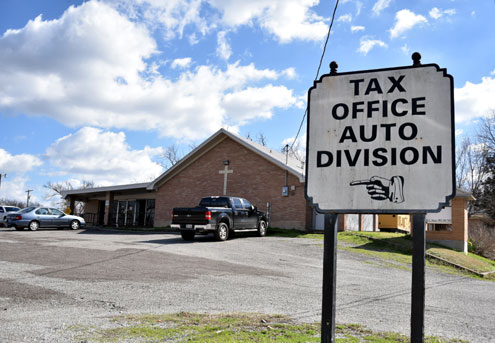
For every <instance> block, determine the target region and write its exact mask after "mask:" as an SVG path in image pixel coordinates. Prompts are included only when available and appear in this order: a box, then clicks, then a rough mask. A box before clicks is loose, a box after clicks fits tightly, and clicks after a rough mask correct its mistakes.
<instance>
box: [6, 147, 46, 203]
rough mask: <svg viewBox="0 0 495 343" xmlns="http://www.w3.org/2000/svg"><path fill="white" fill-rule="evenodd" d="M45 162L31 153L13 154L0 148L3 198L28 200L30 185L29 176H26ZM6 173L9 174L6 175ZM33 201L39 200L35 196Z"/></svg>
mask: <svg viewBox="0 0 495 343" xmlns="http://www.w3.org/2000/svg"><path fill="white" fill-rule="evenodd" d="M42 164H43V162H42V161H41V159H39V158H38V157H37V156H34V155H29V154H19V155H12V154H10V153H9V152H8V151H6V150H4V149H2V148H0V172H1V173H2V180H1V181H2V183H1V185H0V195H1V198H6V199H9V200H18V201H25V200H26V190H27V189H28V187H31V186H30V185H26V183H27V181H28V178H27V177H26V176H25V174H26V173H28V172H29V171H31V170H33V169H35V168H37V167H40V166H41V165H42ZM4 174H7V176H6V177H5V175H4ZM31 199H32V200H33V201H39V199H38V198H37V197H36V196H34V194H33V197H32V198H31Z"/></svg>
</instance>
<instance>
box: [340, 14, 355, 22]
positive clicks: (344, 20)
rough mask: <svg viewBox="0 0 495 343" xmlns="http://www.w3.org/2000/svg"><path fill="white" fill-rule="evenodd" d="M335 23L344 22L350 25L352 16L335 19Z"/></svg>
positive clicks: (346, 15) (347, 15)
mask: <svg viewBox="0 0 495 343" xmlns="http://www.w3.org/2000/svg"><path fill="white" fill-rule="evenodd" d="M337 21H340V22H344V23H350V22H351V21H352V15H350V14H349V13H347V14H343V15H341V16H340V17H338V18H337Z"/></svg>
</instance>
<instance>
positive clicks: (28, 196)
mask: <svg viewBox="0 0 495 343" xmlns="http://www.w3.org/2000/svg"><path fill="white" fill-rule="evenodd" d="M32 191H33V190H32V189H28V190H27V191H26V193H27V200H26V207H29V198H31V196H30V195H29V193H31V192H32Z"/></svg>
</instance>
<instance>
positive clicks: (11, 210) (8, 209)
mask: <svg viewBox="0 0 495 343" xmlns="http://www.w3.org/2000/svg"><path fill="white" fill-rule="evenodd" d="M5 209H6V210H7V212H17V211H19V210H20V208H18V207H5Z"/></svg>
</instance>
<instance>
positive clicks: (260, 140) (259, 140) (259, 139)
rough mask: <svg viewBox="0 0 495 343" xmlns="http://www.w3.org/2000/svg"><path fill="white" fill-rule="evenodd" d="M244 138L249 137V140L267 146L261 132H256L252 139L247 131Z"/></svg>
mask: <svg viewBox="0 0 495 343" xmlns="http://www.w3.org/2000/svg"><path fill="white" fill-rule="evenodd" d="M246 138H247V139H249V140H250V141H251V142H256V143H258V144H260V145H263V146H267V139H266V136H265V134H264V133H263V132H258V133H257V134H256V138H255V139H253V137H251V132H248V133H247V135H246Z"/></svg>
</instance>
